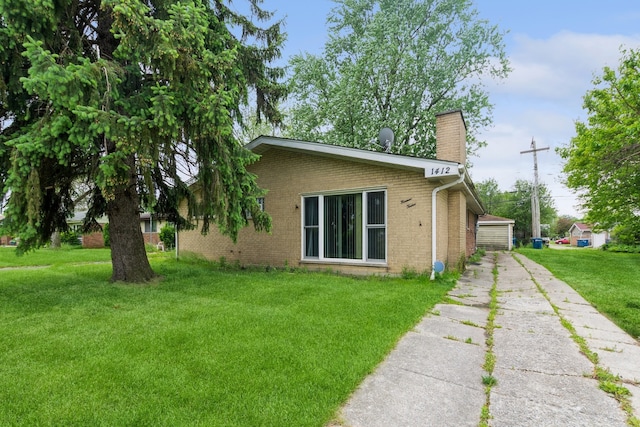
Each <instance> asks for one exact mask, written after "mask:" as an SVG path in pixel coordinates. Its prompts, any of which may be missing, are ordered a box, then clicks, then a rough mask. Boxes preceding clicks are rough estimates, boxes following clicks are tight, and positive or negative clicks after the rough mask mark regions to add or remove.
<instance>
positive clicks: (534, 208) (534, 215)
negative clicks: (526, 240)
mask: <svg viewBox="0 0 640 427" xmlns="http://www.w3.org/2000/svg"><path fill="white" fill-rule="evenodd" d="M548 149H549V147H544V148H536V140H535V139H533V138H531V150H526V151H521V152H520V154H526V153H533V191H532V192H531V237H532V238H540V237H541V236H540V197H539V194H538V154H537V153H538V151H545V150H548Z"/></svg>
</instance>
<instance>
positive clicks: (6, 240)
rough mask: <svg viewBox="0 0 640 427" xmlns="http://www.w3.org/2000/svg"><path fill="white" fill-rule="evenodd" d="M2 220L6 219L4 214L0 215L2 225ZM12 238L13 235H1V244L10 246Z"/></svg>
mask: <svg viewBox="0 0 640 427" xmlns="http://www.w3.org/2000/svg"><path fill="white" fill-rule="evenodd" d="M2 221H4V215H0V225H2ZM12 240H13V239H12V238H11V236H2V235H0V246H9V245H10V244H11V242H12Z"/></svg>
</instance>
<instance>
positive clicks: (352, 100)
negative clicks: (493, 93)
mask: <svg viewBox="0 0 640 427" xmlns="http://www.w3.org/2000/svg"><path fill="white" fill-rule="evenodd" d="M336 4H337V6H336V7H335V8H334V9H333V10H332V12H331V13H330V15H329V18H328V22H329V25H330V27H329V37H328V40H329V41H328V42H327V43H326V45H325V47H324V52H323V54H322V56H315V55H310V54H303V55H297V56H294V57H293V58H292V59H291V61H290V67H291V69H292V75H291V79H290V90H291V94H292V96H293V98H294V103H293V106H292V107H291V110H290V128H289V132H290V136H291V137H296V138H301V139H308V140H313V141H321V142H325V143H328V144H336V145H346V146H352V147H361V148H367V147H371V144H372V143H373V140H375V139H376V138H377V136H378V132H379V131H380V129H381V128H382V127H389V128H391V129H393V130H394V132H395V136H396V138H395V141H396V143H395V144H394V147H393V148H392V150H393V152H399V153H405V154H412V155H416V156H421V157H433V156H434V155H435V114H436V113H439V112H444V111H448V110H454V109H460V110H462V111H463V112H464V114H465V119H466V121H467V127H468V131H469V132H468V142H469V144H468V146H469V151H470V152H473V151H475V150H476V149H477V148H478V147H480V146H482V145H484V143H483V142H480V141H478V140H476V138H475V134H476V133H477V130H478V129H479V128H483V127H485V126H487V125H488V124H490V122H491V111H492V104H491V103H490V102H489V96H488V93H487V91H486V90H485V89H484V87H483V83H482V78H484V77H490V78H496V79H500V78H504V77H506V76H507V74H508V72H509V67H508V61H507V59H506V55H505V53H504V44H503V34H502V33H501V32H500V31H499V30H498V29H497V27H496V26H491V25H489V24H488V23H487V22H486V21H483V20H481V19H479V18H478V14H477V11H476V10H475V9H473V8H472V5H471V2H469V1H468V0H336Z"/></svg>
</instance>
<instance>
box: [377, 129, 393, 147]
mask: <svg viewBox="0 0 640 427" xmlns="http://www.w3.org/2000/svg"><path fill="white" fill-rule="evenodd" d="M393 138H394V136H393V131H392V130H391V129H389V128H382V129H380V133H379V134H378V141H380V145H381V146H382V148H383V149H384V151H385V153H388V152H389V151H391V145H393Z"/></svg>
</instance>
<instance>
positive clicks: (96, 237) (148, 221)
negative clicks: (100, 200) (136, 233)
mask: <svg viewBox="0 0 640 427" xmlns="http://www.w3.org/2000/svg"><path fill="white" fill-rule="evenodd" d="M86 215H87V212H84V211H83V212H76V213H75V214H74V216H73V217H72V218H69V219H68V220H67V224H68V225H69V229H70V230H72V231H78V232H80V231H81V230H82V224H83V222H84V218H85V216H86ZM97 222H98V225H99V226H100V229H101V230H102V229H103V228H104V225H105V224H107V223H108V222H109V221H108V219H107V217H102V218H99V219H98V220H97ZM165 224H166V221H164V220H163V219H158V218H157V216H156V215H155V214H150V213H148V212H143V213H141V214H140V230H141V231H142V236H143V238H144V241H145V243H149V244H151V245H157V244H158V242H160V235H159V231H160V230H161V229H162V227H164V225H165ZM101 230H97V231H94V232H91V233H83V235H82V246H83V247H85V248H102V247H104V236H103V233H102V231H101Z"/></svg>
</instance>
